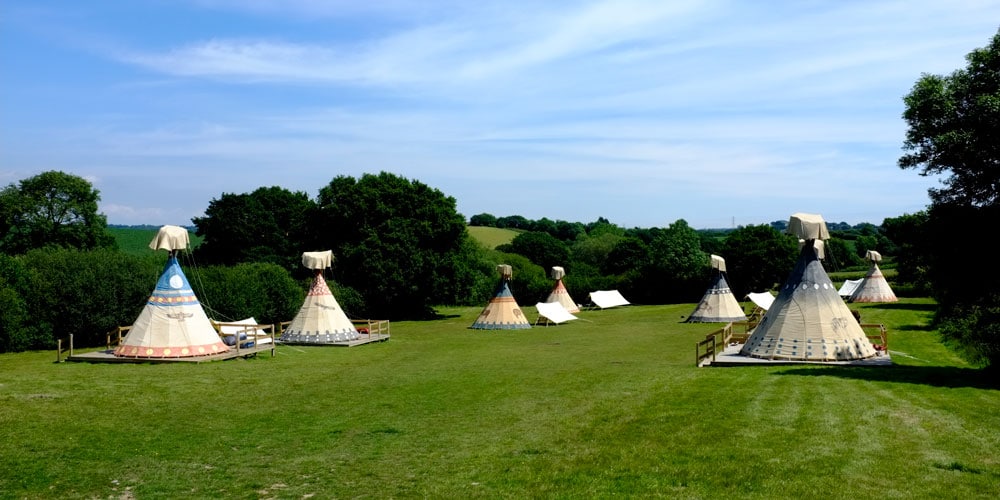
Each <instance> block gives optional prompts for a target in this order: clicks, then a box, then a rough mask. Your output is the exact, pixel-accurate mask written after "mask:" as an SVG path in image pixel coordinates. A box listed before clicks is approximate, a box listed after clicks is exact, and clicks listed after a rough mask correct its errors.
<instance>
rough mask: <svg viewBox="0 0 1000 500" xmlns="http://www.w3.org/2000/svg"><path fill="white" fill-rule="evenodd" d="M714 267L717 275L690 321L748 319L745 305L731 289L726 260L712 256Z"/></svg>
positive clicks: (718, 321) (716, 321) (724, 321)
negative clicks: (742, 304)
mask: <svg viewBox="0 0 1000 500" xmlns="http://www.w3.org/2000/svg"><path fill="white" fill-rule="evenodd" d="M710 260H711V263H712V269H714V270H715V272H714V274H715V276H714V277H713V279H712V284H711V285H710V286H709V287H708V290H706V291H705V295H704V296H702V298H701V301H700V302H698V305H697V306H696V307H695V308H694V312H692V313H691V315H690V316H688V319H687V322H688V323H729V322H730V321H746V319H747V315H746V313H744V312H743V307H742V306H740V303H739V302H737V301H736V296H735V295H733V291H732V290H730V289H729V282H727V281H726V260H725V259H723V258H722V257H719V256H718V255H712V256H711V259H710Z"/></svg>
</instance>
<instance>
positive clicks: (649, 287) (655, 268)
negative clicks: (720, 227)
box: [628, 219, 709, 304]
mask: <svg viewBox="0 0 1000 500" xmlns="http://www.w3.org/2000/svg"><path fill="white" fill-rule="evenodd" d="M708 262H709V259H708V254H706V253H705V252H702V251H701V237H700V236H698V232H697V231H695V230H694V229H692V228H691V226H689V225H688V223H687V221H685V220H684V219H678V220H677V221H675V222H674V223H673V224H670V225H669V226H668V227H667V228H666V229H665V230H663V232H662V233H660V234H659V235H658V236H657V237H656V238H655V239H654V240H653V241H652V242H651V243H650V244H649V261H648V263H647V265H646V267H645V269H644V270H643V272H642V274H641V275H640V276H638V277H637V278H638V279H636V280H634V281H632V287H631V288H630V289H629V290H628V291H629V293H630V294H631V295H632V296H633V297H636V300H637V301H639V302H645V303H652V304H662V303H676V302H692V301H696V300H698V298H699V297H700V296H701V293H702V292H704V289H705V282H706V276H707V273H708V269H709V268H708Z"/></svg>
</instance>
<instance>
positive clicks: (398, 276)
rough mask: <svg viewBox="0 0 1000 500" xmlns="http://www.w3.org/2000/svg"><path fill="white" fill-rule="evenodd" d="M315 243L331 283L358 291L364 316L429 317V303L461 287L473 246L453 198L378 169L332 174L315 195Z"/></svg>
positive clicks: (435, 302)
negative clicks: (327, 254) (327, 253)
mask: <svg viewBox="0 0 1000 500" xmlns="http://www.w3.org/2000/svg"><path fill="white" fill-rule="evenodd" d="M315 225H316V227H320V228H322V231H318V232H317V233H318V235H319V237H320V239H319V241H318V243H317V245H318V247H319V248H324V249H326V248H329V249H332V250H333V253H334V259H335V260H334V276H335V277H336V278H337V281H339V282H341V283H343V284H344V285H347V286H350V287H351V288H353V289H355V290H357V291H358V292H359V293H361V295H362V296H363V297H364V300H365V304H364V305H365V310H364V311H359V314H361V313H364V314H367V315H370V316H376V315H377V316H380V317H387V318H389V319H404V318H409V319H416V318H427V317H431V316H432V315H433V313H434V311H433V305H435V304H440V303H442V302H443V301H447V300H450V299H451V298H453V297H454V296H455V295H456V294H455V290H456V289H458V288H462V287H466V286H467V284H466V283H465V281H467V278H468V273H469V272H471V271H472V270H473V269H475V268H474V267H472V266H459V263H461V262H473V261H475V260H476V259H477V258H478V257H477V256H475V255H472V254H471V252H474V249H475V245H466V244H464V242H465V240H466V238H467V237H468V235H467V232H466V228H465V217H463V216H462V215H461V214H459V213H458V212H457V211H456V209H455V199H454V198H452V197H449V196H445V195H444V194H443V193H442V192H441V191H438V190H437V189H433V188H431V187H429V186H427V185H425V184H423V183H421V182H418V181H415V180H409V179H406V178H403V177H399V176H397V175H394V174H390V173H386V172H382V173H380V174H378V175H373V174H365V175H363V176H361V178H359V179H355V178H353V177H348V176H338V177H336V178H334V179H333V180H332V181H330V184H329V185H327V186H325V187H323V188H322V189H321V190H320V193H319V214H318V216H317V218H316V222H315Z"/></svg>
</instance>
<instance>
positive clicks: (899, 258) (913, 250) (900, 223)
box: [882, 211, 929, 291]
mask: <svg viewBox="0 0 1000 500" xmlns="http://www.w3.org/2000/svg"><path fill="white" fill-rule="evenodd" d="M882 230H883V231H884V232H885V235H886V237H887V238H888V239H889V240H891V241H892V242H893V244H894V246H895V248H896V281H897V282H900V283H907V284H910V285H913V286H914V288H915V289H916V290H920V291H924V290H928V289H929V282H928V276H927V266H928V259H929V255H928V253H927V245H926V242H927V241H928V240H927V212H926V211H920V212H917V213H915V214H903V215H900V216H899V217H891V218H888V219H885V220H884V221H882Z"/></svg>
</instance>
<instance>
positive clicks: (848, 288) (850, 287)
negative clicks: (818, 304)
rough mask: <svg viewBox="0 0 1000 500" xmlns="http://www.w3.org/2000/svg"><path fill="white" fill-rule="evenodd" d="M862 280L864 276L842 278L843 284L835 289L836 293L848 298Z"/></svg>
mask: <svg viewBox="0 0 1000 500" xmlns="http://www.w3.org/2000/svg"><path fill="white" fill-rule="evenodd" d="M863 280H864V278H859V279H856V280H844V284H843V285H840V289H839V290H837V295H840V296H841V297H843V298H845V299H849V298H850V297H851V295H854V291H855V290H857V289H858V285H860V284H861V281H863Z"/></svg>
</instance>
